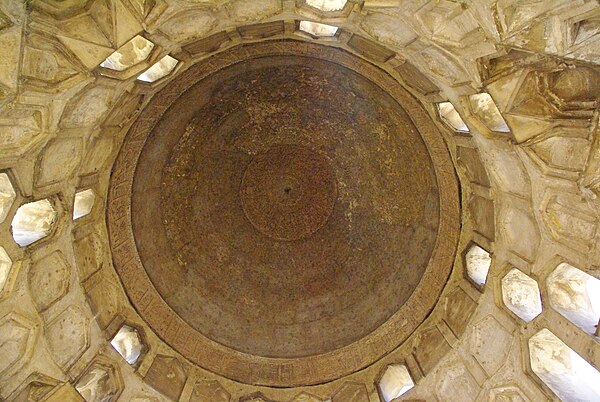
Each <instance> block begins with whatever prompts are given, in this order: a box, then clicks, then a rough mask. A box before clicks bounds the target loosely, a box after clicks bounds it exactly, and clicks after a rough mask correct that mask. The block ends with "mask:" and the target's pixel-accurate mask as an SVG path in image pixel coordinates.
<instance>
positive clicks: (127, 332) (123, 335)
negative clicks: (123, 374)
mask: <svg viewBox="0 0 600 402" xmlns="http://www.w3.org/2000/svg"><path fill="white" fill-rule="evenodd" d="M110 344H111V345H112V346H113V348H115V350H116V351H117V352H118V353H119V354H120V355H121V356H123V359H125V360H126V361H127V363H129V364H135V362H136V361H137V359H138V358H139V357H140V354H141V353H142V341H141V340H140V336H139V334H138V332H137V330H136V329H135V328H132V327H130V326H128V325H123V326H122V327H121V329H120V330H119V332H117V334H116V335H115V337H114V338H113V339H112V340H111V341H110Z"/></svg>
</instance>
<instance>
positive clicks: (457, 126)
mask: <svg viewBox="0 0 600 402" xmlns="http://www.w3.org/2000/svg"><path fill="white" fill-rule="evenodd" d="M437 108H438V114H439V115H440V118H441V119H442V121H443V122H444V123H445V124H446V125H447V126H448V127H450V128H451V129H452V130H454V131H457V132H459V133H468V132H469V127H467V124H466V123H465V121H464V120H463V119H462V117H460V114H458V112H457V111H456V109H455V108H454V105H453V104H452V103H451V102H441V103H438V104H437Z"/></svg>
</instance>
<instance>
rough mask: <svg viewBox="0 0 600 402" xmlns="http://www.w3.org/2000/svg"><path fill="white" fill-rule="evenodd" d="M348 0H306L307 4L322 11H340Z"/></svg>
mask: <svg viewBox="0 0 600 402" xmlns="http://www.w3.org/2000/svg"><path fill="white" fill-rule="evenodd" d="M347 2H348V0H306V5H308V6H310V7H314V8H316V9H318V10H321V11H340V10H342V9H343V8H344V6H345V5H346V3H347Z"/></svg>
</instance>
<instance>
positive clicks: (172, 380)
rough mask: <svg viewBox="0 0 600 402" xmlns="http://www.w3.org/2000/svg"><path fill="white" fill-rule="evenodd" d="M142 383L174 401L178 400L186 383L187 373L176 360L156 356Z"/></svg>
mask: <svg viewBox="0 0 600 402" xmlns="http://www.w3.org/2000/svg"><path fill="white" fill-rule="evenodd" d="M144 381H145V382H147V383H148V384H149V385H150V386H152V387H153V388H154V389H156V390H157V391H158V392H160V393H161V394H163V395H164V396H166V397H168V398H171V399H172V400H175V401H176V400H179V396H180V395H181V392H182V391H183V387H184V386H185V382H186V381H187V373H186V372H185V370H184V368H183V365H182V364H181V363H180V362H179V360H177V358H175V357H172V356H165V355H157V356H156V358H155V359H154V361H153V362H152V365H151V366H150V369H149V370H148V372H147V373H146V376H145V377H144Z"/></svg>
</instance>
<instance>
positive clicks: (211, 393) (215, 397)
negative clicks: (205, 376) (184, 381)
mask: <svg viewBox="0 0 600 402" xmlns="http://www.w3.org/2000/svg"><path fill="white" fill-rule="evenodd" d="M230 400H231V395H229V392H227V391H226V390H225V388H223V386H221V384H219V382H218V381H215V380H201V381H198V382H197V383H196V384H195V385H194V390H193V391H192V397H191V399H190V402H209V401H211V402H212V401H214V402H229V401H230Z"/></svg>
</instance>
